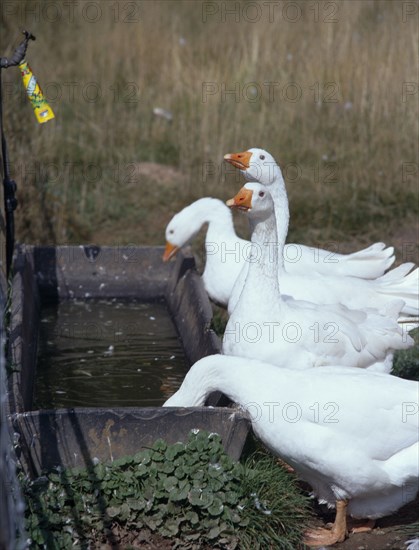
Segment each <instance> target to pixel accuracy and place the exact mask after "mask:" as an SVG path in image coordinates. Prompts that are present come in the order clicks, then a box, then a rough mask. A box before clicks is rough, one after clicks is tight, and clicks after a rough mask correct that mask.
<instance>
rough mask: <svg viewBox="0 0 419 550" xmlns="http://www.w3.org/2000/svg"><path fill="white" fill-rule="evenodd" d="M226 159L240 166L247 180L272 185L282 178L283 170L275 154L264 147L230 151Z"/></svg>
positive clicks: (237, 166) (225, 156)
mask: <svg viewBox="0 0 419 550" xmlns="http://www.w3.org/2000/svg"><path fill="white" fill-rule="evenodd" d="M224 160H225V161H226V162H228V163H230V164H232V165H233V166H235V167H236V168H238V169H239V170H240V171H241V173H242V174H243V175H244V177H245V178H246V179H247V180H252V181H256V182H259V183H261V184H263V185H267V186H269V185H272V183H274V182H275V181H276V180H277V179H278V178H282V174H281V170H280V168H279V166H278V164H277V163H276V161H275V159H274V158H273V156H272V155H271V154H270V153H268V152H267V151H265V150H264V149H258V148H252V149H248V150H247V151H244V152H242V153H228V154H227V155H224Z"/></svg>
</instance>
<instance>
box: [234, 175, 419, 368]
mask: <svg viewBox="0 0 419 550" xmlns="http://www.w3.org/2000/svg"><path fill="white" fill-rule="evenodd" d="M227 205H228V206H230V207H232V208H237V209H239V210H241V211H243V212H245V215H246V216H247V217H248V220H249V224H250V228H251V233H252V237H251V243H252V244H251V250H250V254H249V257H248V262H247V264H246V265H245V266H244V268H243V269H242V271H241V273H240V276H239V279H238V281H237V282H236V285H235V288H234V291H236V287H237V286H238V285H241V286H240V289H239V291H240V292H239V298H238V300H237V303H236V305H235V307H234V309H233V310H232V311H231V315H230V318H229V321H228V323H227V326H226V329H225V332H224V337H223V353H224V354H225V355H235V356H239V357H247V358H253V359H260V360H262V361H266V362H267V363H271V364H274V365H277V366H284V363H285V365H287V366H289V367H290V368H292V366H293V365H294V364H295V368H307V369H308V368H312V367H321V366H325V365H334V364H338V365H342V366H348V367H359V368H366V367H371V368H373V369H381V370H385V371H386V372H388V371H389V370H390V368H391V355H390V356H389V357H387V356H388V355H389V354H391V353H392V352H393V351H394V350H396V349H407V348H409V347H411V346H412V345H413V340H412V339H411V338H410V337H408V338H407V339H406V334H405V331H404V330H402V328H401V327H399V325H398V324H397V317H398V314H399V311H400V309H401V307H402V306H403V302H402V301H401V300H395V301H394V302H392V304H391V307H389V308H388V309H387V310H386V312H385V315H381V314H379V313H378V312H377V311H376V310H373V309H371V310H365V311H364V310H359V309H348V308H347V307H345V306H342V305H340V304H330V305H322V304H318V303H317V304H316V303H313V302H309V301H300V300H294V299H293V298H291V297H290V296H284V295H283V294H282V293H281V285H282V278H283V276H284V268H283V261H281V258H282V249H283V244H284V240H285V234H284V233H280V234H279V235H280V236H279V239H278V231H277V227H276V216H275V210H274V202H273V199H272V197H271V194H270V192H269V191H268V189H267V187H265V186H263V185H261V184H260V183H257V182H249V183H246V185H245V186H244V187H243V188H242V189H241V190H240V191H239V192H238V193H237V195H236V196H235V197H234V198H233V199H230V200H229V201H227ZM246 268H247V269H246ZM243 278H244V281H243V280H242V279H243ZM316 331H317V332H316ZM290 357H292V358H293V362H292V363H290V361H289V359H288V358H290ZM382 362H384V364H382Z"/></svg>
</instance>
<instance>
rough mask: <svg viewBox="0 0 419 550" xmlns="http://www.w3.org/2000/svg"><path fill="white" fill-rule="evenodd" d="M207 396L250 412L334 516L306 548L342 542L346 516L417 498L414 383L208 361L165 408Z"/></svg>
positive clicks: (334, 370)
mask: <svg viewBox="0 0 419 550" xmlns="http://www.w3.org/2000/svg"><path fill="white" fill-rule="evenodd" d="M290 366H291V367H293V366H294V365H290ZM213 391H221V392H222V393H224V394H225V395H227V396H228V397H229V398H230V399H231V400H232V401H234V402H235V403H237V404H239V405H240V406H241V407H243V408H244V409H245V410H247V411H248V413H249V416H250V419H251V421H252V426H253V430H254V432H255V434H256V435H257V436H258V437H259V438H260V439H261V440H262V441H263V442H264V443H265V445H267V446H268V447H269V448H270V449H271V451H273V452H274V453H275V454H277V455H278V456H280V457H281V458H282V459H283V460H284V461H285V462H287V463H288V464H290V465H291V466H292V467H293V468H294V469H295V470H296V472H297V473H298V474H299V476H300V477H301V478H302V479H304V480H305V481H307V482H308V483H309V484H310V485H311V487H312V489H313V493H314V494H315V496H316V497H317V498H318V499H319V500H320V501H321V502H324V503H327V504H328V505H329V506H330V507H335V506H336V519H335V522H334V524H333V527H332V528H331V530H327V529H321V530H315V531H312V532H309V533H307V534H306V540H305V542H306V544H308V545H310V546H322V545H329V544H334V543H335V542H340V541H343V540H344V539H345V536H346V533H347V525H346V512H347V513H348V514H350V515H352V516H353V517H355V518H363V519H366V518H372V519H375V518H379V517H382V516H385V515H388V514H391V513H393V512H395V511H396V510H397V509H398V508H400V507H401V506H403V505H404V504H406V503H408V502H409V501H411V500H413V499H414V498H415V496H416V493H417V490H418V468H419V443H418V433H419V426H418V411H419V404H418V395H419V384H418V383H417V382H413V381H410V380H402V379H400V378H396V377H394V376H391V375H384V374H379V373H371V372H370V371H368V370H362V369H353V368H343V367H332V366H331V367H324V368H323V369H310V370H304V371H303V372H299V371H298V370H290V369H278V368H277V367H275V366H273V365H269V364H266V363H262V362H260V361H255V360H251V359H243V358H238V357H223V356H222V355H213V356H209V357H205V358H204V359H201V360H200V361H198V362H197V363H195V365H193V367H192V368H191V369H190V371H189V372H188V374H187V375H186V377H185V380H184V381H183V383H182V386H181V387H180V389H179V390H178V391H177V392H176V393H175V394H174V395H173V396H172V397H170V398H169V399H168V401H166V403H165V404H164V406H165V407H191V406H192V407H195V406H201V405H204V403H205V400H206V398H207V396H208V395H209V394H210V393H211V392H213Z"/></svg>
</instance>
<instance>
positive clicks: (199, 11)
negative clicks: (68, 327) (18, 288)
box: [0, 0, 419, 260]
mask: <svg viewBox="0 0 419 550" xmlns="http://www.w3.org/2000/svg"><path fill="white" fill-rule="evenodd" d="M415 10H416V12H415ZM1 17H2V21H1V26H2V28H3V29H4V32H2V33H1V34H2V36H1V42H0V44H1V55H6V56H8V55H10V54H11V52H12V51H13V48H14V47H15V46H16V45H17V43H18V42H19V41H20V34H19V32H20V30H21V29H22V28H28V29H30V30H31V31H32V32H33V33H34V34H35V35H36V37H37V40H36V42H33V43H31V44H30V48H29V52H28V56H27V59H28V61H29V63H30V65H31V66H32V69H33V71H34V73H35V74H36V76H37V77H38V80H39V82H40V84H41V86H42V87H43V89H44V92H45V94H46V96H47V97H48V98H49V99H50V103H51V105H52V107H53V109H54V111H55V114H56V119H55V120H54V121H51V122H48V123H46V124H44V125H41V126H39V125H38V124H37V123H36V121H35V117H34V115H33V114H32V112H31V106H30V104H29V102H28V101H27V99H26V97H25V96H24V93H23V90H22V84H21V82H20V75H19V71H18V70H17V69H10V70H7V71H3V73H4V76H3V83H4V112H5V127H6V130H7V137H8V143H9V148H10V158H11V161H12V171H13V176H14V177H15V179H16V181H17V183H18V187H19V191H18V199H19V205H20V206H19V209H18V210H17V213H16V216H17V231H18V238H19V240H21V241H26V242H36V243H40V242H43V243H46V242H47V243H67V242H71V243H73V242H86V241H89V242H95V243H97V244H122V243H135V244H149V243H152V244H162V243H163V240H164V235H163V232H164V227H165V225H166V223H167V221H168V220H169V219H170V217H171V216H172V215H173V213H174V212H175V211H176V210H178V209H180V208H181V207H182V206H184V205H186V204H188V203H189V202H191V201H192V200H194V199H196V198H198V197H201V196H216V197H219V198H222V199H227V198H229V197H230V196H232V193H234V192H235V191H236V190H237V189H238V188H239V187H240V183H241V181H242V178H241V176H239V175H238V174H236V173H232V172H231V170H232V168H231V167H230V169H228V168H227V167H226V166H223V162H222V158H223V155H224V154H225V153H227V152H236V151H240V150H245V149H247V148H250V147H252V146H258V147H263V148H265V149H267V150H268V151H270V152H271V153H272V154H273V155H274V156H275V157H276V158H277V160H278V161H279V162H280V164H281V167H282V169H283V172H284V176H285V179H286V182H287V187H288V191H289V196H290V201H291V214H292V217H291V227H290V233H289V238H290V240H298V241H299V242H305V243H308V244H316V243H323V244H327V243H330V242H334V243H339V246H340V249H341V250H348V249H351V248H354V247H355V246H361V245H364V244H367V243H370V242H371V241H375V240H383V241H385V242H387V243H389V244H395V245H397V247H398V252H399V256H400V259H404V260H415V259H416V260H417V249H415V248H414V245H412V243H415V242H417V241H418V235H417V231H418V226H417V222H416V220H417V216H418V202H419V191H418V95H419V92H418V83H417V82H418V69H417V67H418V50H417V43H418V24H417V17H418V15H417V4H416V3H414V2H404V1H386V0H383V1H373V0H371V1H370V0H363V1H356V0H351V1H342V2H341V1H331V2H330V1H329V2H322V1H317V0H309V1H305V2H304V1H295V2H282V1H275V2H270V3H269V2H262V1H259V2H250V1H249V2H246V1H244V0H243V1H201V0H197V1H192V0H189V1H188V0H186V1H173V0H170V1H165V0H163V1H160V0H157V1H154V2H153V1H141V2H140V1H139V2H135V1H128V0H120V1H119V2H111V1H107V0H106V1H102V2H86V1H80V2H78V3H75V4H74V5H72V7H70V3H68V2H63V1H58V0H56V1H53V2H48V3H43V2H40V1H37V0H32V1H29V0H20V1H19V0H17V1H14V2H3V6H2V11H1ZM155 108H161V109H165V110H167V111H169V112H170V113H171V117H172V118H171V120H167V119H166V118H164V117H161V116H156V115H155V114H153V109H155ZM144 163H145V164H144ZM239 226H240V227H241V229H240V230H241V231H242V232H245V231H246V228H245V227H243V223H242V221H240V220H239ZM415 250H416V252H415Z"/></svg>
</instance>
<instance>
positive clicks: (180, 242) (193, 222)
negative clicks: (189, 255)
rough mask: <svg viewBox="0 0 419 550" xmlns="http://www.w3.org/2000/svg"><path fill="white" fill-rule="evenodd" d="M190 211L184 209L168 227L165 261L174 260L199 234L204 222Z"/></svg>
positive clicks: (174, 217)
mask: <svg viewBox="0 0 419 550" xmlns="http://www.w3.org/2000/svg"><path fill="white" fill-rule="evenodd" d="M191 214H192V212H191V210H190V209H187V208H184V209H183V210H181V211H180V212H178V213H177V214H175V215H174V216H173V218H172V219H171V220H170V222H169V224H168V225H167V227H166V248H165V250H164V254H163V261H164V262H167V261H168V260H170V258H173V256H175V255H176V254H177V252H179V250H180V249H181V248H182V246H185V245H186V244H187V243H188V242H189V241H191V240H192V239H193V238H194V237H195V236H196V234H197V233H198V232H199V230H200V229H201V226H202V222H201V221H200V220H199V219H196V218H195V217H194V216H192V215H191Z"/></svg>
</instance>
